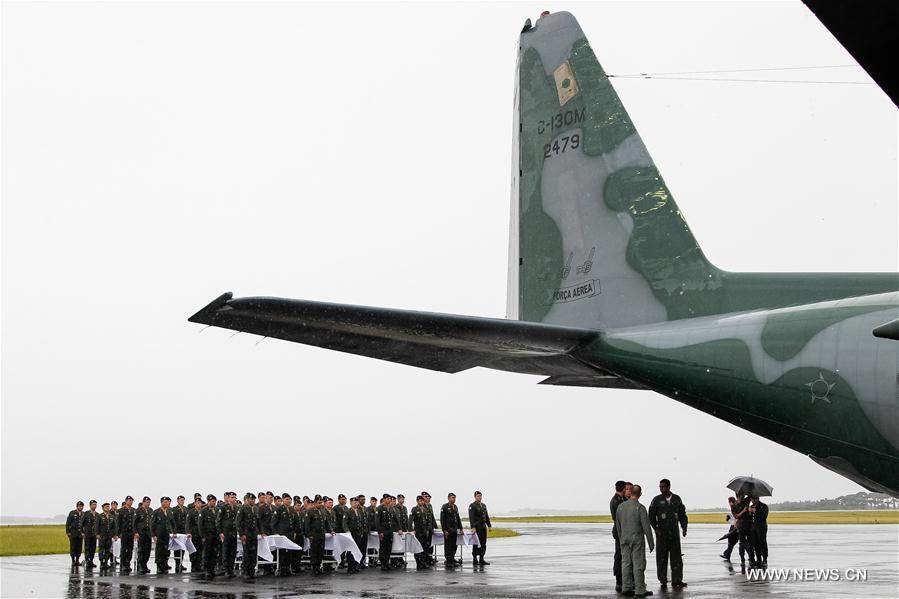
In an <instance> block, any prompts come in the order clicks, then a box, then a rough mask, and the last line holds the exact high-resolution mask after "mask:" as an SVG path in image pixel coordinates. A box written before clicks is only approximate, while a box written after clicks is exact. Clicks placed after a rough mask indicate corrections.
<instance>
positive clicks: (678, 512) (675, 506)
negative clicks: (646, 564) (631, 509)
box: [649, 478, 687, 589]
mask: <svg viewBox="0 0 899 599" xmlns="http://www.w3.org/2000/svg"><path fill="white" fill-rule="evenodd" d="M659 491H661V493H660V494H659V495H656V496H655V497H653V499H652V503H650V504H649V524H650V525H651V526H652V528H653V530H655V532H656V575H657V576H658V577H659V582H660V583H661V584H662V587H663V588H664V587H666V586H667V585H668V559H669V557H670V559H671V586H673V587H674V588H676V589H679V588H683V587H685V586H687V583H685V582H684V560H683V556H682V555H681V549H680V535H679V534H678V533H679V532H681V531H683V536H687V510H686V508H685V507H684V502H683V501H681V498H680V497H679V496H677V495H675V494H674V493H672V492H671V481H669V480H668V479H667V478H663V479H662V480H660V481H659ZM678 525H680V528H681V531H679V530H678Z"/></svg>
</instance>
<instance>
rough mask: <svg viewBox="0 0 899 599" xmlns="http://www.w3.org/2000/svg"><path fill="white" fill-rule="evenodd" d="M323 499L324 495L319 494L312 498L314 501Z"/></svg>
mask: <svg viewBox="0 0 899 599" xmlns="http://www.w3.org/2000/svg"><path fill="white" fill-rule="evenodd" d="M321 500H322V496H321V495H318V494H316V495H315V497H313V499H312V501H321Z"/></svg>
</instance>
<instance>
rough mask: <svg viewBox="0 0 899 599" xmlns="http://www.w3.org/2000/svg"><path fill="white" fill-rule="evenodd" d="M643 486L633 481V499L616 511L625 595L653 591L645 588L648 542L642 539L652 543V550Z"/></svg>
mask: <svg viewBox="0 0 899 599" xmlns="http://www.w3.org/2000/svg"><path fill="white" fill-rule="evenodd" d="M642 493H643V490H642V489H641V488H640V485H634V486H633V489H632V490H631V496H630V499H628V500H627V501H625V502H623V503H621V504H620V505H619V506H618V509H617V510H616V511H615V526H614V528H615V530H616V536H617V537H618V540H619V542H620V543H621V580H622V588H623V594H624V595H628V596H629V595H636V596H637V597H645V596H647V595H652V591H647V590H646V578H645V576H644V572H645V571H646V546H645V545H644V544H643V539H644V538H645V539H646V542H647V543H648V544H649V552H650V553H652V550H653V543H652V528H651V527H650V525H649V517H648V516H647V514H646V508H645V507H643V504H642V503H640V495H641V494H642Z"/></svg>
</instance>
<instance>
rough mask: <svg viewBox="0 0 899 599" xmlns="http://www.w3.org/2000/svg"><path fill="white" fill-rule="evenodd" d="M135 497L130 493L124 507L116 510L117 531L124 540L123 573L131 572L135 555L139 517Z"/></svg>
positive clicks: (121, 556) (121, 559)
mask: <svg viewBox="0 0 899 599" xmlns="http://www.w3.org/2000/svg"><path fill="white" fill-rule="evenodd" d="M133 503H134V497H132V496H131V495H128V496H127V497H125V501H124V502H123V503H122V507H121V509H119V510H116V519H115V520H116V522H115V523H116V533H117V534H118V535H119V539H120V540H121V542H122V552H121V555H120V556H119V557H120V561H121V564H122V565H121V569H120V572H121V573H122V574H127V573H129V572H131V556H132V555H134V541H135V534H134V521H135V518H136V517H137V510H135V509H134V508H133V507H131V506H132V504H133Z"/></svg>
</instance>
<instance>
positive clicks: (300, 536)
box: [290, 495, 306, 574]
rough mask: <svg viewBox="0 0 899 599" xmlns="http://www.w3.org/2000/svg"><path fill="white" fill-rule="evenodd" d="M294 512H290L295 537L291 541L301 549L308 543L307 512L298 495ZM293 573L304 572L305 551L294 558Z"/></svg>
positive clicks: (297, 553) (299, 552)
mask: <svg viewBox="0 0 899 599" xmlns="http://www.w3.org/2000/svg"><path fill="white" fill-rule="evenodd" d="M293 500H294V501H293V503H294V505H293V510H292V511H291V512H290V523H291V525H292V527H293V537H292V538H291V540H292V541H293V542H294V543H296V544H297V545H299V546H300V547H303V546H305V543H306V529H305V526H306V510H305V507H304V505H303V498H302V497H300V496H299V495H296V496H295V497H294V498H293ZM291 571H292V572H293V573H294V574H299V573H300V572H302V571H303V550H302V549H300V550H299V551H297V552H296V555H294V556H293V559H292V563H291Z"/></svg>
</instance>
